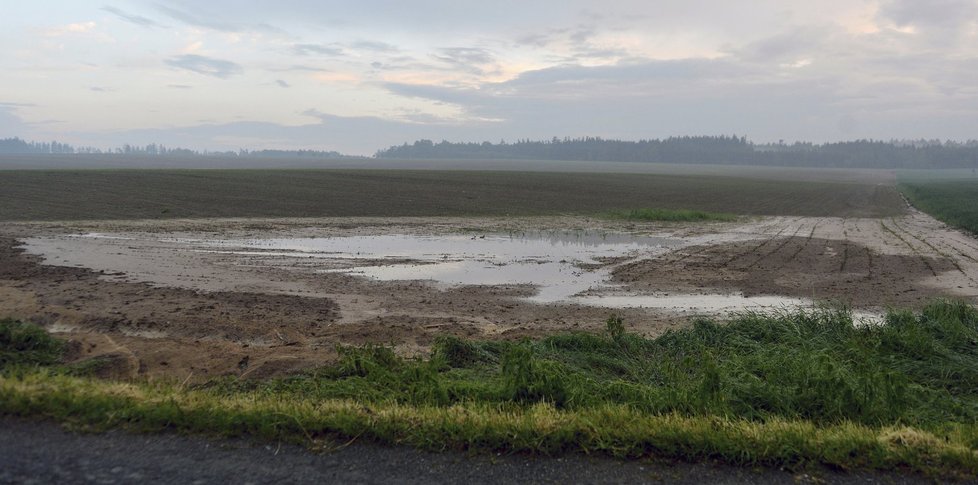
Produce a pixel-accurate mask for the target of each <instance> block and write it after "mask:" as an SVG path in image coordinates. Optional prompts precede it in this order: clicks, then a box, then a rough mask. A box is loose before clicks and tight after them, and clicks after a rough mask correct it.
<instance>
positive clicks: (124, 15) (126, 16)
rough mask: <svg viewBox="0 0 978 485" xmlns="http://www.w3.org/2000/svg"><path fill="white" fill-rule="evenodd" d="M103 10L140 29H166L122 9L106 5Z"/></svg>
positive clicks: (148, 19) (151, 20)
mask: <svg viewBox="0 0 978 485" xmlns="http://www.w3.org/2000/svg"><path fill="white" fill-rule="evenodd" d="M102 10H104V11H106V12H109V13H111V14H113V15H115V16H117V17H119V18H121V19H122V20H125V21H126V22H129V23H131V24H136V25H138V26H140V27H161V28H162V27H166V26H165V25H163V24H160V23H158V22H156V21H155V20H153V19H150V18H147V17H143V16H142V15H136V14H131V13H128V12H125V11H123V10H122V9H119V8H116V7H113V6H110V5H106V6H104V7H102Z"/></svg>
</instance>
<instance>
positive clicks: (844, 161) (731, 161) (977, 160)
mask: <svg viewBox="0 0 978 485" xmlns="http://www.w3.org/2000/svg"><path fill="white" fill-rule="evenodd" d="M4 154H99V155H139V156H241V157H248V156H250V157H282V158H286V157H290V158H295V157H309V158H363V157H356V156H350V155H344V154H342V153H339V152H335V151H318V150H251V151H249V150H238V151H196V150H190V149H187V148H172V147H166V146H163V145H158V144H155V143H154V144H149V145H146V146H134V145H128V144H126V145H123V146H121V147H118V148H114V149H110V150H101V149H98V148H90V147H74V146H72V145H69V144H66V143H59V142H57V141H52V142H29V141H24V140H22V139H20V138H5V139H0V155H4ZM374 156H375V157H376V158H386V159H420V160H424V159H448V160H452V159H454V160H479V159H482V160H491V159H504V160H577V161H609V162H658V163H690V164H695V163H709V164H720V165H768V166H781V167H843V168H908V169H928V168H978V140H969V141H967V142H955V141H940V140H891V141H877V140H856V141H846V142H838V143H824V144H814V143H807V142H795V143H791V144H786V143H768V144H756V143H753V142H751V141H749V140H747V138H746V137H742V136H741V137H739V136H736V135H735V136H723V135H721V136H682V137H672V138H666V139H664V140H659V139H651V140H639V141H623V140H605V139H602V138H596V137H585V138H563V139H561V138H556V137H555V138H553V139H551V140H544V141H531V140H520V141H517V142H515V143H506V142H505V141H500V142H499V143H490V142H487V141H486V142H482V143H465V142H460V143H453V142H449V141H442V142H438V143H435V142H433V141H431V140H418V141H416V142H414V143H412V144H407V143H405V144H403V145H399V146H392V147H390V148H388V149H386V150H380V151H378V152H377V153H376V154H375V155H374Z"/></svg>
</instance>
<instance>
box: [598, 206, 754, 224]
mask: <svg viewBox="0 0 978 485" xmlns="http://www.w3.org/2000/svg"><path fill="white" fill-rule="evenodd" d="M609 216H610V217H611V218H613V219H625V220H629V221H650V222H651V221H666V222H707V221H735V220H737V216H735V215H733V214H725V213H719V212H706V211H701V210H690V209H630V210H618V211H613V212H611V213H610V214H609Z"/></svg>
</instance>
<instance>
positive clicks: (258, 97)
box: [0, 0, 978, 154]
mask: <svg viewBox="0 0 978 485" xmlns="http://www.w3.org/2000/svg"><path fill="white" fill-rule="evenodd" d="M0 45H2V46H3V48H2V49H0V69H2V72H3V74H2V75H0V138H3V137H8V136H20V137H22V138H28V139H35V140H42V139H43V140H47V139H58V140H63V141H68V142H71V143H75V144H80V145H94V146H100V147H106V146H115V145H118V144H121V143H126V142H128V143H135V144H145V143H149V142H162V143H164V144H168V145H180V146H187V147H190V148H199V149H229V148H238V147H244V148H252V149H256V148H314V149H329V150H339V151H342V152H347V153H355V154H372V153H373V152H374V151H375V150H377V149H378V148H384V147H387V146H389V145H392V144H400V143H403V142H405V141H413V140H415V139H418V138H430V139H433V140H436V141H438V140H441V139H448V140H453V141H458V140H464V141H483V140H490V141H494V142H495V141H499V140H500V139H506V140H508V141H513V140H516V139H518V138H531V139H542V138H550V137H553V136H558V137H564V136H572V137H573V136H585V135H590V136H602V137H606V138H624V139H639V138H658V137H666V136H670V135H686V134H689V135H696V134H710V135H713V134H738V135H747V136H748V137H749V138H751V139H753V140H756V141H761V142H763V141H777V140H779V139H784V140H786V141H790V140H812V141H833V140H846V139H855V138H882V139H890V138H921V137H923V138H941V139H945V138H951V139H974V138H978V0H931V1H928V0H885V1H875V0H819V1H811V0H799V1H795V0H755V1H740V2H731V1H723V0H659V1H656V2H650V1H647V0H604V1H601V2H593V1H582V0H561V1H532V2H529V1H511V0H496V1H493V2H486V1H478V2H475V1H471V2H470V1H463V0H453V1H448V0H445V1H442V0H421V1H394V0H390V1H371V0H360V1H358V2H349V1H345V2H338V1H323V0H275V1H263V0H252V1H248V2H244V1H229V0H208V1H206V2H205V1H196V0H169V1H167V0H158V1H143V0H117V1H109V2H92V1H87V0H38V1H31V2H28V1H18V2H7V4H5V5H4V12H3V16H2V17H0Z"/></svg>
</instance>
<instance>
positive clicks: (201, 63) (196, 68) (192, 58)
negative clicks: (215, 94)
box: [164, 54, 244, 79]
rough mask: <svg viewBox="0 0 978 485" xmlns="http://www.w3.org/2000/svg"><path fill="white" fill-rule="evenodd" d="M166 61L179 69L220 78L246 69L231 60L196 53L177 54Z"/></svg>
mask: <svg viewBox="0 0 978 485" xmlns="http://www.w3.org/2000/svg"><path fill="white" fill-rule="evenodd" d="M164 62H166V64H167V65H169V66H172V67H176V68H178V69H186V70H188V71H193V72H196V73H197V74H203V75H205V76H213V77H216V78H219V79H227V78H229V77H231V76H234V75H239V74H242V73H244V69H242V67H241V66H240V65H238V64H235V63H233V62H231V61H225V60H223V59H214V58H212V57H205V56H199V55H196V54H184V55H182V56H175V57H171V58H169V59H167V60H166V61H164Z"/></svg>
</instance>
